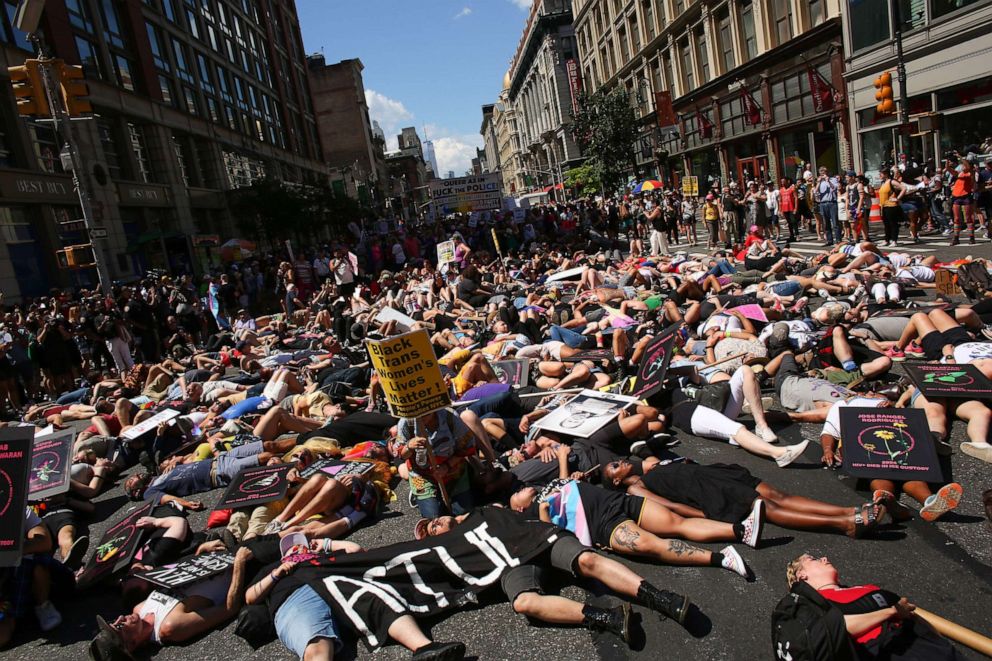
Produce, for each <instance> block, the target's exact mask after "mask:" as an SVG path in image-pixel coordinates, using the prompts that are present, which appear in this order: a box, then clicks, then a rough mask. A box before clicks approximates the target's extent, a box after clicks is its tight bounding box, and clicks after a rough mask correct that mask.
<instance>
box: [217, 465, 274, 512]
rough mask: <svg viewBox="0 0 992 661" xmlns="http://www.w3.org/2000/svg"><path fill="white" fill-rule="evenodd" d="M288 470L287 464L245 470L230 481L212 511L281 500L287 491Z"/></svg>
mask: <svg viewBox="0 0 992 661" xmlns="http://www.w3.org/2000/svg"><path fill="white" fill-rule="evenodd" d="M290 468H291V466H290V465H289V464H277V465H275V466H258V467H256V468H245V469H244V470H242V471H241V472H240V473H238V474H237V475H236V476H235V478H234V479H233V480H231V483H230V484H229V485H228V486H227V491H225V492H224V496H223V497H222V498H221V499H220V502H218V503H217V504H216V505H214V509H215V510H229V509H237V508H239V507H247V506H249V505H251V506H255V505H264V504H265V503H271V502H272V501H273V500H279V499H281V498H282V497H283V496H285V495H286V490H287V489H289V482H288V481H287V480H286V474H287V473H288V472H289V469H290Z"/></svg>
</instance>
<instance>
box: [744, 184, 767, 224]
mask: <svg viewBox="0 0 992 661" xmlns="http://www.w3.org/2000/svg"><path fill="white" fill-rule="evenodd" d="M766 199H768V198H767V195H765V192H764V191H763V190H761V189H760V188H759V187H758V184H757V183H755V182H753V181H752V182H749V183H748V191H747V195H745V196H744V204H746V205H747V220H748V224H749V225H757V226H758V227H760V228H761V229H762V231H764V229H765V227H766V226H767V225H768V206H767V205H766V204H765V200H766Z"/></svg>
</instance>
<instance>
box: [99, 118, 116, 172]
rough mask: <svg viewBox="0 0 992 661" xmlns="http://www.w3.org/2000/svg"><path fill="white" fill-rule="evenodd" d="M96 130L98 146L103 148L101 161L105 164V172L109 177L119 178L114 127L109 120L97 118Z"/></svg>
mask: <svg viewBox="0 0 992 661" xmlns="http://www.w3.org/2000/svg"><path fill="white" fill-rule="evenodd" d="M96 128H97V132H98V133H99V134H100V147H101V149H102V150H103V161H104V163H106V164H107V173H108V174H109V175H110V178H111V179H120V178H121V159H120V153H119V152H118V151H117V140H116V136H115V135H114V127H113V125H112V124H111V123H110V122H107V121H104V120H97V124H96Z"/></svg>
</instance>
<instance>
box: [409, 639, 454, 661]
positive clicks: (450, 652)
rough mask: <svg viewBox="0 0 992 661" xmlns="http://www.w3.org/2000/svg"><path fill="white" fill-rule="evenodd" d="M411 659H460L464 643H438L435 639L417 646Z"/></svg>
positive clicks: (445, 660)
mask: <svg viewBox="0 0 992 661" xmlns="http://www.w3.org/2000/svg"><path fill="white" fill-rule="evenodd" d="M410 658H411V659H412V660H413V661H460V660H461V659H464V658H465V643H461V642H454V643H439V642H437V641H435V642H432V643H430V644H429V645H424V646H423V647H420V648H418V649H417V650H416V651H415V652H414V653H413V656H411V657H410Z"/></svg>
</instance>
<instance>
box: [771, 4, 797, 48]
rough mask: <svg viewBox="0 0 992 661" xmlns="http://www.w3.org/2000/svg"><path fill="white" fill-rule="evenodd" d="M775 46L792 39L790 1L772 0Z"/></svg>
mask: <svg viewBox="0 0 992 661" xmlns="http://www.w3.org/2000/svg"><path fill="white" fill-rule="evenodd" d="M772 13H773V16H774V20H775V36H776V38H777V39H778V41H777V42H776V43H777V45H779V46H781V45H782V44H784V43H786V42H787V41H789V40H790V39H792V0H772Z"/></svg>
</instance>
